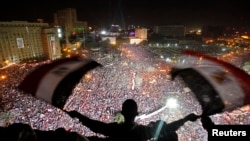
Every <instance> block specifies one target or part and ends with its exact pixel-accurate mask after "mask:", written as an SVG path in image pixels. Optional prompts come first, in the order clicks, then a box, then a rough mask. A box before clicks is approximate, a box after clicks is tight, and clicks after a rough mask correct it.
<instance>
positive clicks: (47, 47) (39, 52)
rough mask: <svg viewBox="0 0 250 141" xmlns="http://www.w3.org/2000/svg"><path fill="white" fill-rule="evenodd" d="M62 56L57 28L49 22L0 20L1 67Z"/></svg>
mask: <svg viewBox="0 0 250 141" xmlns="http://www.w3.org/2000/svg"><path fill="white" fill-rule="evenodd" d="M60 57H61V49H60V43H59V39H58V36H57V32H56V29H55V28H50V27H49V25H48V24H47V23H29V22H26V21H13V22H0V67H3V66H6V65H8V64H9V63H19V62H28V61H35V60H40V59H52V60H54V59H57V58H60Z"/></svg>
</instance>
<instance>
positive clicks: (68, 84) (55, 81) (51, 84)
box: [18, 57, 101, 109]
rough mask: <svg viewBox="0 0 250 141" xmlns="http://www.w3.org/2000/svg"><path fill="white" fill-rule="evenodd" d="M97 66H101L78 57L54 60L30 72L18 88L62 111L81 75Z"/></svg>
mask: <svg viewBox="0 0 250 141" xmlns="http://www.w3.org/2000/svg"><path fill="white" fill-rule="evenodd" d="M97 66H101V64H99V63H97V62H96V61H94V60H91V59H83V58H80V57H72V58H66V59H60V60H56V61H54V62H52V63H50V64H45V65H42V66H40V67H38V68H37V69H35V70H34V71H32V72H31V73H30V74H28V75H27V76H26V77H25V78H24V80H23V81H22V82H21V83H20V85H19V86H18V88H19V89H20V90H23V91H24V92H27V93H30V94H32V95H33V96H35V97H37V98H39V99H42V100H44V101H46V102H48V103H50V104H52V105H53V106H56V107H58V108H60V109H62V108H63V106H64V104H65V102H66V100H67V98H68V97H69V95H70V94H71V93H72V90H73V89H74V87H75V85H76V84H77V83H78V82H79V81H80V79H81V78H82V77H83V75H84V74H85V73H87V72H88V71H89V70H91V69H94V68H96V67H97Z"/></svg>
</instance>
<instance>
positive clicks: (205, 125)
mask: <svg viewBox="0 0 250 141" xmlns="http://www.w3.org/2000/svg"><path fill="white" fill-rule="evenodd" d="M201 123H202V126H203V128H204V129H206V130H209V129H211V128H212V126H214V122H213V121H212V120H211V118H210V117H208V116H202V117H201Z"/></svg>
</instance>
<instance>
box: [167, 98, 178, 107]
mask: <svg viewBox="0 0 250 141" xmlns="http://www.w3.org/2000/svg"><path fill="white" fill-rule="evenodd" d="M166 106H167V107H168V108H176V107H178V102H177V100H176V99H175V98H169V99H167V102H166Z"/></svg>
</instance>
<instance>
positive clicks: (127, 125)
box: [67, 99, 197, 141]
mask: <svg viewBox="0 0 250 141" xmlns="http://www.w3.org/2000/svg"><path fill="white" fill-rule="evenodd" d="M137 109H138V107H137V103H136V102H135V101H134V100H133V99H127V100H126V101H125V102H124V103H123V105H122V111H121V113H122V114H123V116H124V119H125V121H124V122H123V123H120V124H119V123H117V122H112V123H104V122H101V121H98V120H94V119H90V118H88V117H86V116H84V115H82V114H80V113H78V112H77V111H69V112H67V113H68V114H69V115H70V116H71V117H72V118H75V117H76V118H78V119H79V121H80V122H81V123H82V124H83V125H85V126H87V127H88V128H89V129H90V130H92V131H93V132H95V133H100V134H103V135H105V136H106V137H107V138H109V139H110V140H111V141H147V140H158V139H162V137H161V138H158V137H157V136H159V135H163V136H166V135H168V134H170V133H172V132H175V131H176V130H178V129H179V128H180V127H181V126H182V125H183V124H184V123H185V122H186V121H195V120H196V119H197V116H196V115H195V114H189V115H188V116H186V117H185V118H183V119H180V120H177V121H174V122H172V123H169V124H166V123H165V122H163V125H162V126H158V124H159V122H155V123H151V124H150V125H148V126H146V125H140V124H137V123H136V122H135V117H136V116H137V115H138V111H137ZM158 130H159V131H160V134H157V133H156V132H157V131H158Z"/></svg>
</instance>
